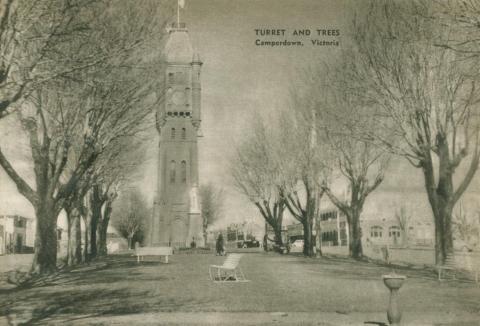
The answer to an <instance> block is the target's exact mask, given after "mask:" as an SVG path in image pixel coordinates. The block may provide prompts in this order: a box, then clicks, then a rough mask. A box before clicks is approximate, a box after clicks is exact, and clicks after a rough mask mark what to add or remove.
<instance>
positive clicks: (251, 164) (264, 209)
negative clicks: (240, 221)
mask: <svg viewBox="0 0 480 326" xmlns="http://www.w3.org/2000/svg"><path fill="white" fill-rule="evenodd" d="M277 148H278V146H277V145H276V143H275V137H273V136H272V135H270V134H269V131H268V130H266V126H265V124H264V123H263V119H261V118H260V117H259V116H256V117H255V118H254V119H253V126H252V128H251V129H250V133H249V134H248V135H246V137H244V138H243V140H242V143H241V144H239V145H237V148H236V153H235V155H234V156H233V158H232V160H231V162H230V170H231V173H232V176H233V179H234V185H235V186H236V188H237V189H238V190H239V191H240V192H241V193H243V194H244V195H245V196H246V197H247V198H248V199H249V200H250V201H251V202H252V203H253V204H254V205H255V206H256V207H257V208H258V210H259V211H260V214H261V215H262V217H263V218H264V219H265V222H267V223H268V224H269V225H270V226H271V227H272V229H273V231H274V233H275V241H276V244H277V245H278V246H279V247H281V246H283V242H282V223H283V213H284V211H285V200H284V199H283V197H282V196H281V190H280V187H281V185H282V181H281V180H282V179H281V173H280V170H279V162H278V156H277V155H276V154H275V153H274V152H275V150H277Z"/></svg>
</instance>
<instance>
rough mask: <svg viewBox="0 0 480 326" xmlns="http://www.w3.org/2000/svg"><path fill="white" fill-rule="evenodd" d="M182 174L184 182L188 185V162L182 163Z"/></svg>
mask: <svg viewBox="0 0 480 326" xmlns="http://www.w3.org/2000/svg"><path fill="white" fill-rule="evenodd" d="M181 174H182V182H183V183H187V162H185V161H182V164H181Z"/></svg>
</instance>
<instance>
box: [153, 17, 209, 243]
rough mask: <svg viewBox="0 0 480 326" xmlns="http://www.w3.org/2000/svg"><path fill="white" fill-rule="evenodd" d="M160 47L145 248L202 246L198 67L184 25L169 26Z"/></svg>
mask: <svg viewBox="0 0 480 326" xmlns="http://www.w3.org/2000/svg"><path fill="white" fill-rule="evenodd" d="M168 32H169V36H168V40H167V42H166V45H165V49H164V58H163V59H164V63H165V76H164V77H163V78H165V83H164V89H162V90H161V93H160V94H159V95H160V96H161V98H162V99H163V105H161V106H160V108H159V109H158V111H157V119H156V120H157V121H156V123H157V130H158V133H159V138H160V139H159V155H158V173H157V174H158V180H157V193H156V197H155V202H154V210H153V214H152V220H151V223H150V229H149V230H148V232H147V233H148V234H147V238H148V244H149V245H150V246H167V245H171V246H174V247H177V248H178V247H189V246H190V244H191V242H192V241H195V243H196V245H197V246H203V245H204V239H203V223H202V216H201V213H200V204H199V196H198V186H199V182H198V181H199V180H198V144H197V139H198V137H199V136H200V121H201V111H200V92H201V87H200V70H201V66H202V62H201V61H200V57H199V55H198V54H197V53H194V51H193V49H192V44H191V42H190V37H189V35H188V30H187V28H186V27H185V24H184V23H178V22H177V23H175V24H173V25H172V27H171V28H169V29H168Z"/></svg>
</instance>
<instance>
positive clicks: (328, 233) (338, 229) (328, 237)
mask: <svg viewBox="0 0 480 326" xmlns="http://www.w3.org/2000/svg"><path fill="white" fill-rule="evenodd" d="M316 223H320V233H321V239H322V246H348V243H349V233H348V224H347V218H346V217H345V214H343V213H342V212H341V211H339V210H338V209H325V210H322V211H320V221H318V220H317V221H316Z"/></svg>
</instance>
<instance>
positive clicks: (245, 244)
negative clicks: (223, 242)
mask: <svg viewBox="0 0 480 326" xmlns="http://www.w3.org/2000/svg"><path fill="white" fill-rule="evenodd" d="M237 247H238V248H258V247H260V242H258V241H257V240H245V241H238V242H237Z"/></svg>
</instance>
